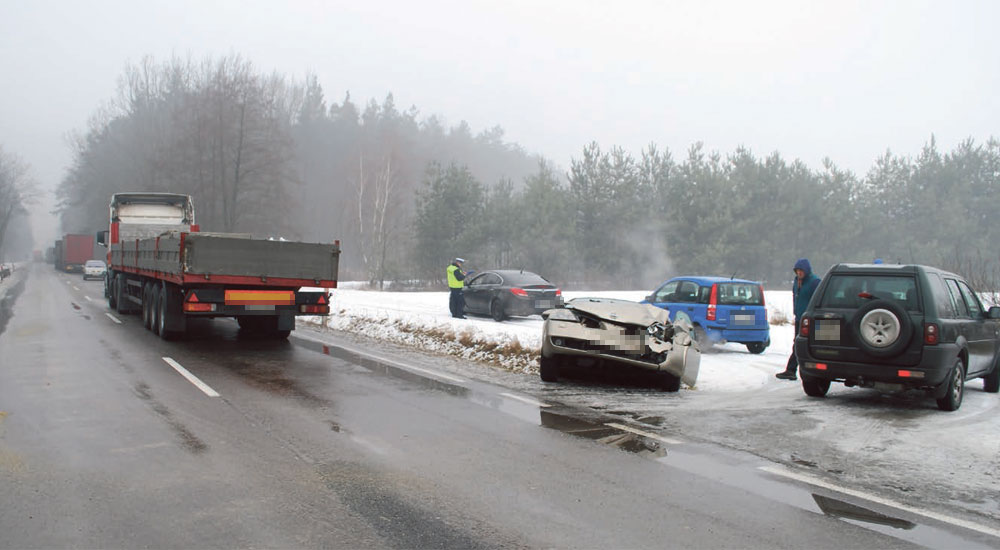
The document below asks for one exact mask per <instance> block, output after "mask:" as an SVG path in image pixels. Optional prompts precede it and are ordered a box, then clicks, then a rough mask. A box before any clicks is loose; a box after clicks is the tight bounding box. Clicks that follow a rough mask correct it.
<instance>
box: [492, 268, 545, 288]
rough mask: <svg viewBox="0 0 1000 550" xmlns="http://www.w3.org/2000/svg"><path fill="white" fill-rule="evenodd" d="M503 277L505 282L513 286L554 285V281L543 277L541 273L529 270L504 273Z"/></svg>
mask: <svg viewBox="0 0 1000 550" xmlns="http://www.w3.org/2000/svg"><path fill="white" fill-rule="evenodd" d="M503 278H504V282H506V283H508V284H510V285H513V286H529V285H549V286H551V285H552V283H550V282H548V281H546V280H545V279H543V278H542V276H541V275H536V274H534V273H530V272H527V271H525V272H524V273H508V274H504V277H503Z"/></svg>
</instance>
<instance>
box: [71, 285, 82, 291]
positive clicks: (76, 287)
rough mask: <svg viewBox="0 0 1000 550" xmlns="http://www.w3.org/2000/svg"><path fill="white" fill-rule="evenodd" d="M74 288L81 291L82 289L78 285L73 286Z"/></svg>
mask: <svg viewBox="0 0 1000 550" xmlns="http://www.w3.org/2000/svg"><path fill="white" fill-rule="evenodd" d="M72 286H73V290H80V287H78V286H76V285H72Z"/></svg>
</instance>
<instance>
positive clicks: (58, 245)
mask: <svg viewBox="0 0 1000 550" xmlns="http://www.w3.org/2000/svg"><path fill="white" fill-rule="evenodd" d="M63 265H64V264H63V241H62V239H59V240H57V241H56V242H55V244H53V245H52V267H54V268H56V271H65V269H64V268H63Z"/></svg>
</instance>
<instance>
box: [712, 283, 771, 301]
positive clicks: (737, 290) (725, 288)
mask: <svg viewBox="0 0 1000 550" xmlns="http://www.w3.org/2000/svg"><path fill="white" fill-rule="evenodd" d="M716 299H717V302H716V303H718V304H719V305H720V306H762V305H764V295H763V294H762V293H761V291H760V285H755V284H750V283H719V290H718V296H716Z"/></svg>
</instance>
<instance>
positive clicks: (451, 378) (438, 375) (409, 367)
mask: <svg viewBox="0 0 1000 550" xmlns="http://www.w3.org/2000/svg"><path fill="white" fill-rule="evenodd" d="M363 355H365V354H363ZM369 357H372V358H373V359H378V360H379V361H382V362H383V363H389V364H390V365H393V366H396V367H399V368H401V369H405V370H411V371H417V372H421V373H423V374H426V375H428V376H433V377H435V378H444V379H445V380H448V381H450V382H455V383H456V384H460V383H462V382H465V380H462V379H461V378H455V377H454V376H448V375H447V374H441V373H440V372H434V371H432V370H428V369H422V368H420V367H414V366H413V365H404V364H403V363H397V362H395V361H390V360H388V359H383V358H381V357H376V356H374V355H369Z"/></svg>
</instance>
